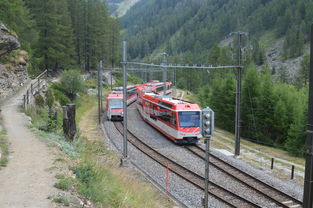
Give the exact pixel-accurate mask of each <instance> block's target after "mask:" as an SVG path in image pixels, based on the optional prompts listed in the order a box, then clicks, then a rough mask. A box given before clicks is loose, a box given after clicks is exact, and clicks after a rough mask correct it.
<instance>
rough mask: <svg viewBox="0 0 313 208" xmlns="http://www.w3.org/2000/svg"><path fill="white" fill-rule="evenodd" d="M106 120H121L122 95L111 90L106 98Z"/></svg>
mask: <svg viewBox="0 0 313 208" xmlns="http://www.w3.org/2000/svg"><path fill="white" fill-rule="evenodd" d="M106 112H107V118H108V120H109V121H111V120H123V93H122V92H121V91H117V90H113V91H112V92H111V93H110V94H109V95H108V97H107V104H106Z"/></svg>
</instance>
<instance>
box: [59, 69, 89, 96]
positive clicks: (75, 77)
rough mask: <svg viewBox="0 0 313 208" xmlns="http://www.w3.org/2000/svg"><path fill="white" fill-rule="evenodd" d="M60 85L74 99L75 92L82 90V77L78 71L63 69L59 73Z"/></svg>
mask: <svg viewBox="0 0 313 208" xmlns="http://www.w3.org/2000/svg"><path fill="white" fill-rule="evenodd" d="M60 82H61V85H62V87H63V89H64V92H65V93H66V94H67V95H68V97H69V98H70V99H71V100H74V99H75V97H76V94H77V93H79V92H82V91H83V90H84V83H83V79H82V78H81V76H80V74H79V72H77V71H75V70H69V71H64V72H63V73H62V75H61V81H60Z"/></svg>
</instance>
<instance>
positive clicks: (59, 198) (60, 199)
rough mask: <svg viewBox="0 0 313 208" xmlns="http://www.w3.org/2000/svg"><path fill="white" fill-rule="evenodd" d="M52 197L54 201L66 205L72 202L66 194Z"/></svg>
mask: <svg viewBox="0 0 313 208" xmlns="http://www.w3.org/2000/svg"><path fill="white" fill-rule="evenodd" d="M51 198H52V201H53V202H55V203H58V204H63V205H64V206H66V207H68V206H70V202H69V201H68V199H67V198H66V197H64V196H57V197H50V199H51Z"/></svg>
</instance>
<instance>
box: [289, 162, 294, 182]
mask: <svg viewBox="0 0 313 208" xmlns="http://www.w3.org/2000/svg"><path fill="white" fill-rule="evenodd" d="M294 176H295V166H294V165H292V166H291V177H290V179H291V180H293V178H294Z"/></svg>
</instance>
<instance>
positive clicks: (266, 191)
mask: <svg viewBox="0 0 313 208" xmlns="http://www.w3.org/2000/svg"><path fill="white" fill-rule="evenodd" d="M185 148H186V149H188V150H189V151H191V152H192V153H194V154H195V155H197V156H198V157H200V158H201V159H203V160H205V150H204V149H202V148H201V147H199V146H198V145H193V146H186V147H185ZM210 165H212V166H213V167H215V168H216V169H218V170H220V171H222V172H224V173H226V174H227V175H229V176H230V177H233V178H234V179H235V180H238V181H240V182H241V183H243V184H245V185H246V186H248V187H250V188H251V189H253V190H255V191H257V192H258V193H260V194H262V195H263V196H265V197H266V198H268V199H269V200H271V201H273V206H275V205H276V206H278V207H284V208H300V207H302V202H301V201H299V200H298V199H296V198H294V197H292V196H290V195H288V194H286V193H284V192H282V191H280V190H278V189H276V188H274V187H272V186H270V185H268V184H266V183H265V182H263V181H261V180H259V179H257V178H255V177H253V176H251V175H250V174H248V173H246V172H244V171H242V170H240V169H238V168H237V167H235V166H233V165H231V164H229V163H227V162H225V161H223V160H222V159H220V158H218V157H216V156H214V155H212V154H210Z"/></svg>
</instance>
